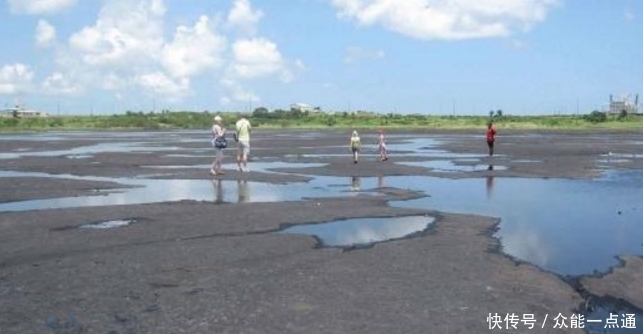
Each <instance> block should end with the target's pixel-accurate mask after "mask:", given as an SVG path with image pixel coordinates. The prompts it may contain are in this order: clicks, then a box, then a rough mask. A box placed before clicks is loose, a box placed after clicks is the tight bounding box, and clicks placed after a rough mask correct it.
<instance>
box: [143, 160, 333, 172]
mask: <svg viewBox="0 0 643 334" xmlns="http://www.w3.org/2000/svg"><path fill="white" fill-rule="evenodd" d="M326 165H328V164H326V163H313V162H285V161H253V162H249V163H248V168H251V171H253V172H262V173H274V174H293V173H283V172H278V171H274V170H273V169H280V168H311V167H324V166H326ZM141 167H143V168H151V169H161V170H163V169H167V170H172V169H184V168H187V169H201V170H204V171H207V170H209V169H210V167H211V164H199V165H166V166H141ZM221 167H222V168H223V170H224V171H225V170H237V169H238V166H237V164H236V163H226V164H223V165H221Z"/></svg>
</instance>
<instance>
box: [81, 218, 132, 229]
mask: <svg viewBox="0 0 643 334" xmlns="http://www.w3.org/2000/svg"><path fill="white" fill-rule="evenodd" d="M136 222H137V221H136V219H121V220H110V221H105V222H98V223H91V224H85V225H81V226H80V227H79V228H83V229H93V230H108V229H113V228H119V227H125V226H129V225H131V224H135V223H136Z"/></svg>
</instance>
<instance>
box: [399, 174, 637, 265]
mask: <svg viewBox="0 0 643 334" xmlns="http://www.w3.org/2000/svg"><path fill="white" fill-rule="evenodd" d="M390 179H391V180H392V181H393V182H394V183H395V184H396V185H397V186H398V187H403V186H404V185H405V184H408V185H409V187H411V186H412V187H414V188H415V189H418V188H419V187H420V186H422V185H424V184H430V187H428V188H429V189H430V193H429V195H430V196H427V197H424V198H419V199H414V200H409V201H403V202H392V203H391V206H393V207H403V208H420V209H426V208H431V209H434V210H437V211H444V212H458V213H470V214H480V215H484V216H491V217H498V218H500V225H499V230H498V231H497V233H496V234H495V236H496V237H498V238H499V239H500V241H501V243H502V249H503V251H504V252H506V253H508V254H509V255H512V256H514V257H516V258H518V259H520V260H524V261H527V262H531V263H533V264H535V265H537V266H540V267H541V268H544V269H545V270H550V271H553V272H555V273H558V274H563V275H582V274H591V273H592V272H593V271H594V270H599V271H605V270H607V269H608V268H609V267H611V266H613V265H616V264H618V261H617V260H616V258H615V256H617V255H619V254H643V248H641V240H643V229H641V212H643V204H642V203H643V202H641V198H643V174H642V172H641V171H632V172H615V173H607V174H606V175H605V176H604V177H602V178H598V179H592V180H567V179H521V178H497V179H495V180H494V184H493V196H491V197H488V196H487V194H486V193H485V190H483V187H482V186H481V184H480V183H481V181H480V180H476V179H459V180H449V179H442V178H423V177H413V176H411V177H399V178H398V177H395V178H394V177H391V178H390Z"/></svg>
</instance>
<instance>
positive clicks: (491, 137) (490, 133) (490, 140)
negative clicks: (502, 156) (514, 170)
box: [487, 121, 496, 156]
mask: <svg viewBox="0 0 643 334" xmlns="http://www.w3.org/2000/svg"><path fill="white" fill-rule="evenodd" d="M495 141H496V128H494V127H493V122H491V121H489V124H488V125H487V146H489V156H493V146H494V143H495Z"/></svg>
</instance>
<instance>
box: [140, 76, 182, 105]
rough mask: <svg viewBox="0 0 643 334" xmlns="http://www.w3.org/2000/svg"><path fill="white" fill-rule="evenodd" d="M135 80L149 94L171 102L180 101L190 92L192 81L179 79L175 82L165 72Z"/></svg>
mask: <svg viewBox="0 0 643 334" xmlns="http://www.w3.org/2000/svg"><path fill="white" fill-rule="evenodd" d="M134 80H135V82H136V84H138V85H139V86H140V87H141V88H143V90H144V91H145V92H147V93H148V94H150V95H154V96H162V97H164V98H165V99H166V100H169V101H175V100H179V99H180V98H182V97H184V96H185V95H187V94H188V93H189V91H190V79H188V78H179V79H176V80H174V79H172V78H170V77H168V76H167V75H165V74H164V73H163V72H152V73H146V74H142V75H139V76H137V77H136V78H135V79H134Z"/></svg>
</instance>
